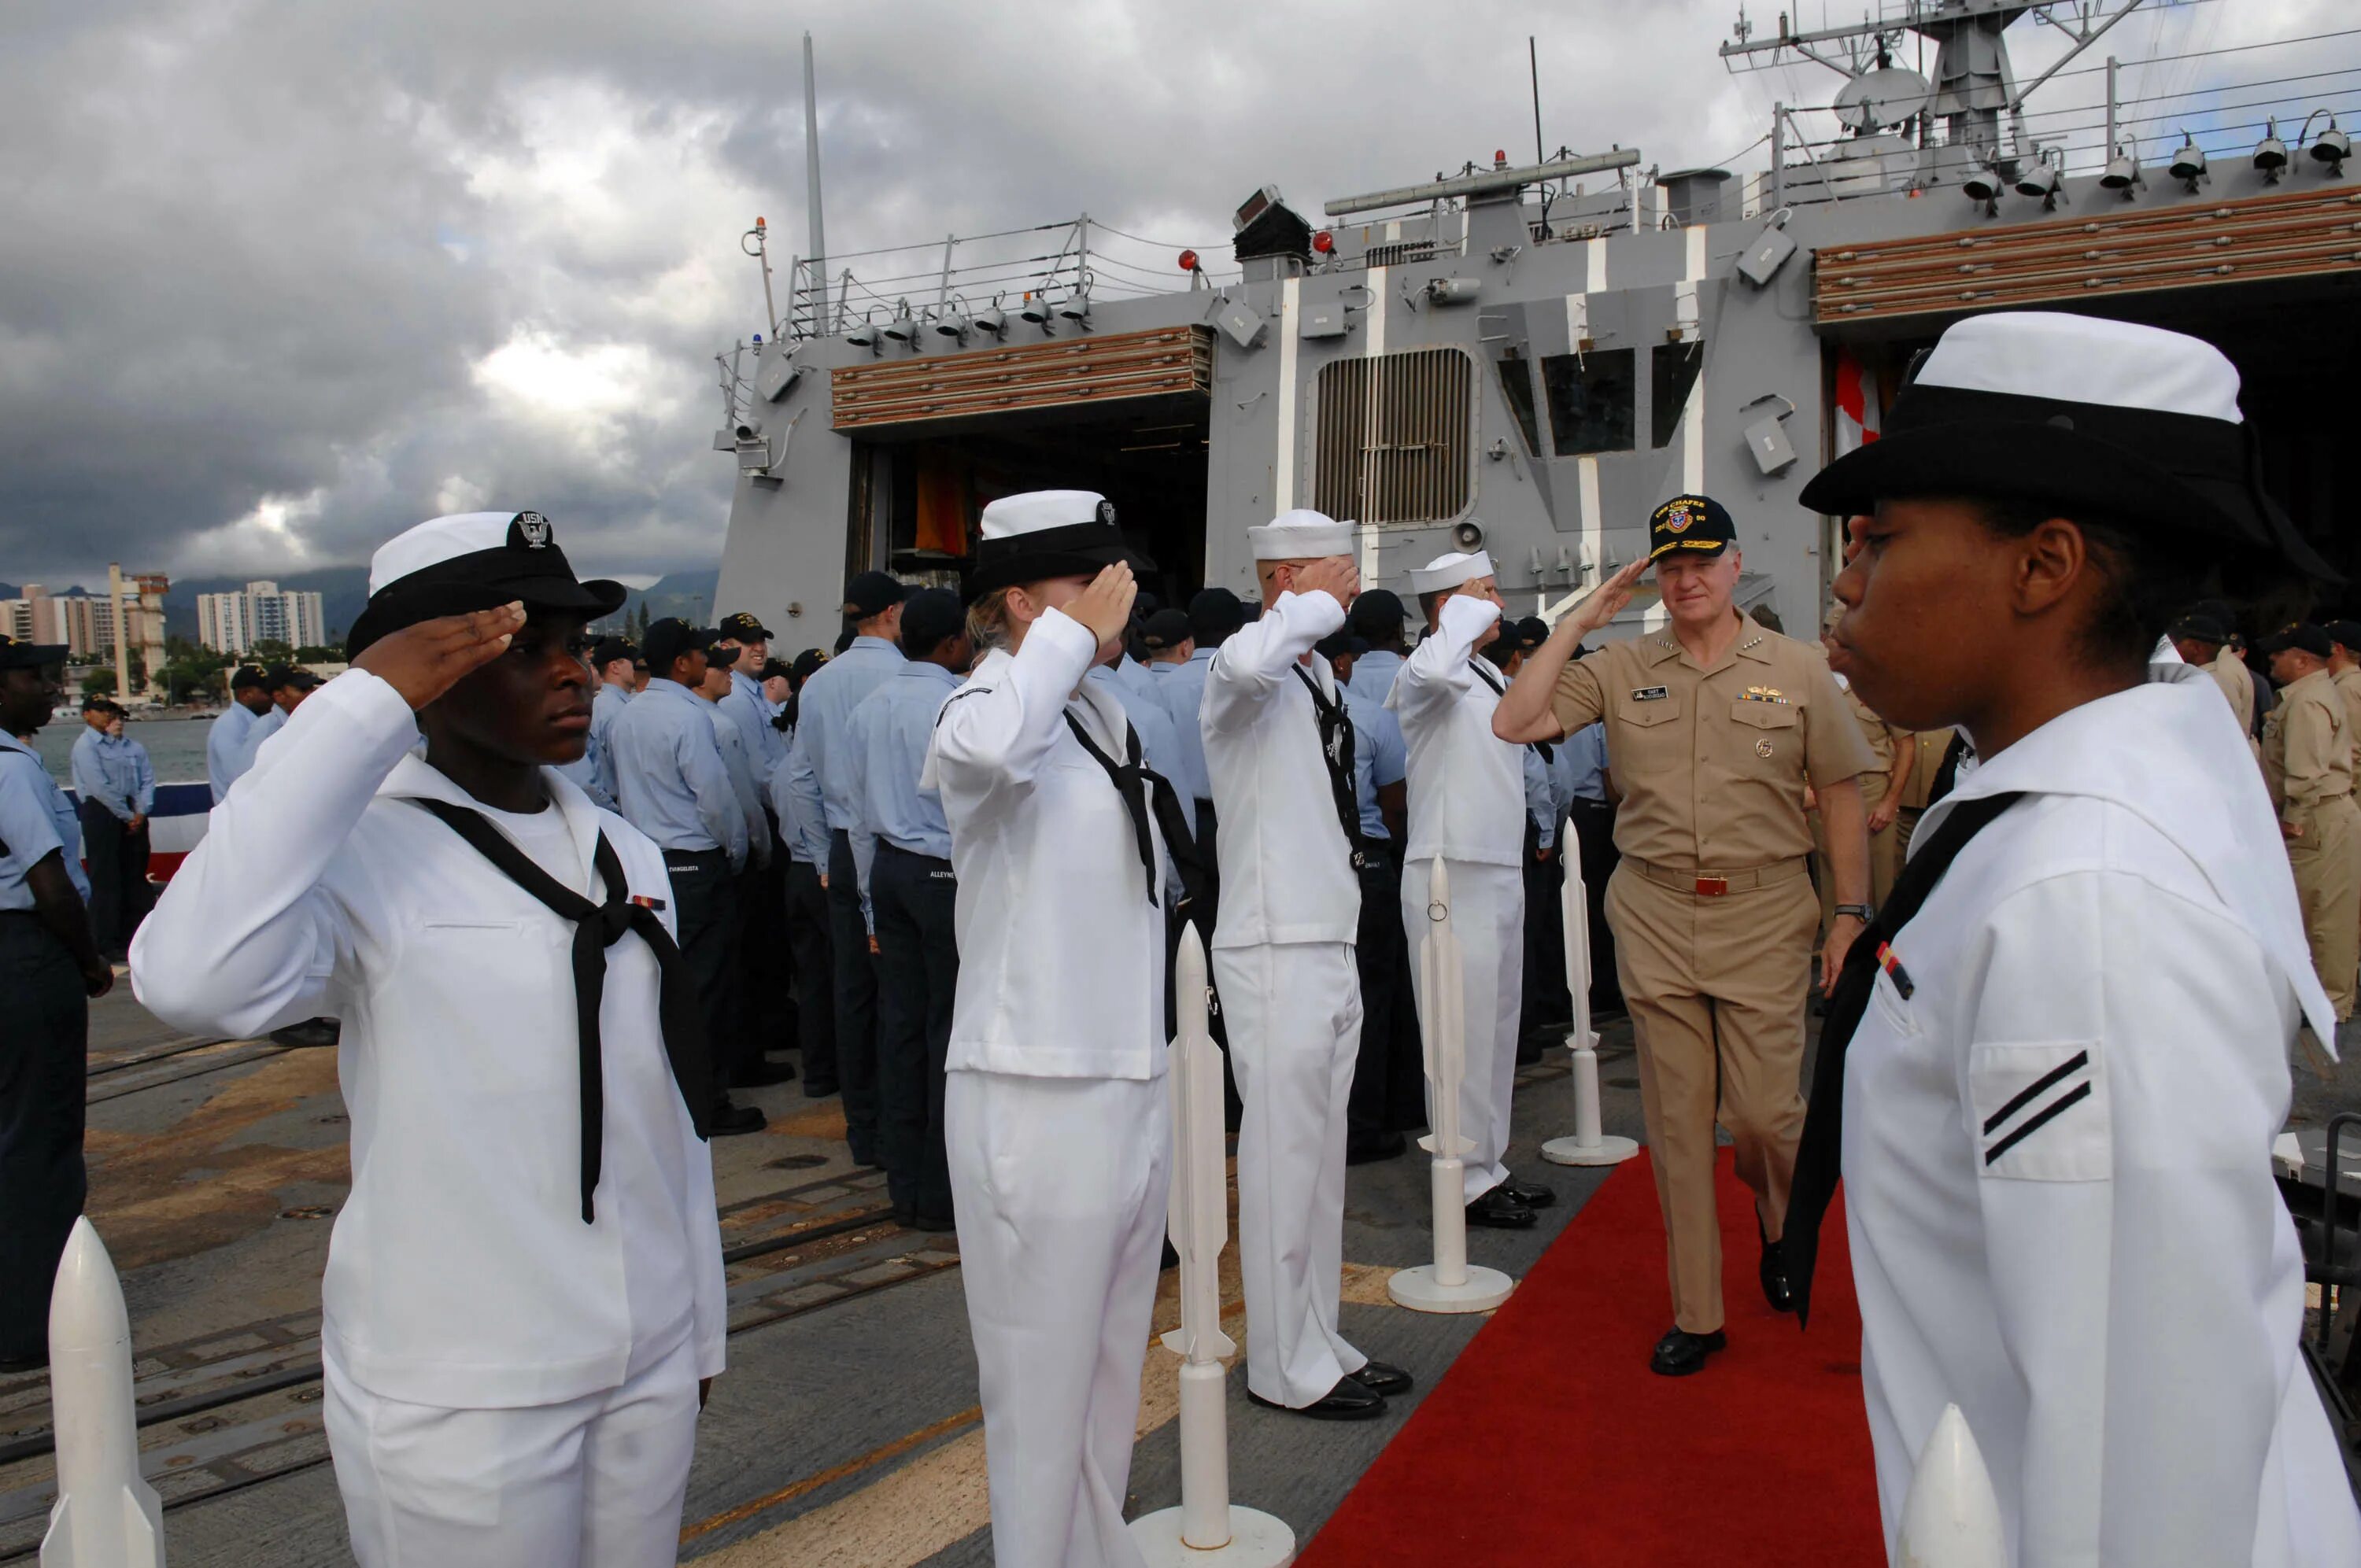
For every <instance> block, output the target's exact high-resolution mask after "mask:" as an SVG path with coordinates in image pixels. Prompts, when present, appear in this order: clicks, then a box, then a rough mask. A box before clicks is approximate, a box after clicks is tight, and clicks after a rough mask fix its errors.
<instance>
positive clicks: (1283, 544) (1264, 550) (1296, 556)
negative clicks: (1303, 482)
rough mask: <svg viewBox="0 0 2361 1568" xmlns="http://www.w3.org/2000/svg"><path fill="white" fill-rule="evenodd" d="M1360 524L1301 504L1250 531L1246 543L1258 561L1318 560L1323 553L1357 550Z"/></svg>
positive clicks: (1344, 552) (1247, 531)
mask: <svg viewBox="0 0 2361 1568" xmlns="http://www.w3.org/2000/svg"><path fill="white" fill-rule="evenodd" d="M1355 527H1356V524H1354V523H1351V522H1339V521H1336V520H1335V519H1334V518H1333V517H1330V516H1329V515H1328V514H1327V513H1326V512H1324V511H1313V510H1312V509H1311V508H1310V507H1298V508H1296V509H1295V510H1293V511H1283V512H1280V513H1279V515H1278V516H1277V517H1275V518H1273V519H1271V520H1270V521H1268V522H1266V523H1264V524H1263V525H1262V526H1260V527H1259V528H1249V529H1247V530H1246V543H1248V544H1250V545H1252V546H1253V547H1254V558H1255V559H1256V560H1257V561H1314V560H1318V559H1319V558H1320V557H1321V556H1323V555H1349V554H1352V553H1353V530H1354V528H1355Z"/></svg>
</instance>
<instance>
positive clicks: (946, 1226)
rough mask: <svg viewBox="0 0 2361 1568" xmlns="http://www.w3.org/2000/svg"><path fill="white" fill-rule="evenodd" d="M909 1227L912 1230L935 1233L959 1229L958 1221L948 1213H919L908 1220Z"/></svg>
mask: <svg viewBox="0 0 2361 1568" xmlns="http://www.w3.org/2000/svg"><path fill="white" fill-rule="evenodd" d="M910 1228H911V1229H912V1230H914V1231H929V1232H935V1233H940V1232H943V1231H956V1230H958V1229H959V1222H958V1221H956V1220H954V1219H952V1218H951V1217H950V1215H949V1214H920V1215H918V1216H917V1218H915V1219H913V1220H912V1221H911V1222H910Z"/></svg>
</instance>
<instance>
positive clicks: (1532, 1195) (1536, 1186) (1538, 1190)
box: [1500, 1176, 1557, 1209]
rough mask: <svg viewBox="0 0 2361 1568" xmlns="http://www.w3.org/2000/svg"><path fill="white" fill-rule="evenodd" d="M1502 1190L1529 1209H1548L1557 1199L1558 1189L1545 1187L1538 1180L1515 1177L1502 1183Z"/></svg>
mask: <svg viewBox="0 0 2361 1568" xmlns="http://www.w3.org/2000/svg"><path fill="white" fill-rule="evenodd" d="M1500 1190H1501V1191H1503V1192H1505V1193H1507V1194H1508V1195H1509V1196H1510V1197H1511V1198H1514V1199H1515V1200H1516V1201H1518V1202H1520V1203H1522V1204H1523V1205H1524V1206H1525V1207H1526V1208H1528V1209H1546V1208H1548V1207H1549V1206H1550V1205H1551V1204H1553V1203H1554V1202H1556V1201H1557V1190H1556V1189H1554V1188H1550V1187H1543V1185H1542V1184H1541V1183H1540V1182H1538V1181H1520V1180H1518V1179H1516V1178H1515V1177H1513V1176H1512V1177H1510V1178H1509V1179H1508V1180H1506V1181H1503V1182H1502V1183H1500Z"/></svg>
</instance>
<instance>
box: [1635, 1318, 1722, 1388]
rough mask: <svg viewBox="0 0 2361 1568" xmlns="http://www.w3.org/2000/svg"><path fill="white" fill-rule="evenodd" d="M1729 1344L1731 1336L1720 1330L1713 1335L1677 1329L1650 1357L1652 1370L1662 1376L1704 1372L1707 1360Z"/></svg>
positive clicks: (1659, 1344)
mask: <svg viewBox="0 0 2361 1568" xmlns="http://www.w3.org/2000/svg"><path fill="white" fill-rule="evenodd" d="M1729 1343H1730V1336H1729V1335H1728V1334H1726V1333H1724V1332H1721V1331H1720V1330H1719V1329H1716V1330H1714V1331H1713V1332H1711V1333H1709V1334H1693V1333H1691V1332H1688V1331H1687V1330H1686V1329H1675V1330H1673V1331H1672V1332H1669V1333H1667V1334H1665V1335H1664V1338H1662V1339H1660V1340H1658V1341H1657V1342H1656V1352H1655V1354H1653V1355H1651V1356H1650V1357H1648V1370H1649V1371H1651V1372H1653V1373H1654V1374H1655V1375H1656V1376H1659V1377H1686V1376H1688V1375H1689V1374H1690V1373H1692V1372H1702V1371H1704V1370H1705V1358H1706V1357H1707V1356H1708V1355H1711V1354H1713V1353H1714V1352H1715V1351H1717V1350H1720V1349H1722V1348H1724V1347H1725V1346H1727V1345H1728V1344H1729Z"/></svg>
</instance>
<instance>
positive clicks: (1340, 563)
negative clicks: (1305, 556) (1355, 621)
mask: <svg viewBox="0 0 2361 1568" xmlns="http://www.w3.org/2000/svg"><path fill="white" fill-rule="evenodd" d="M1295 591H1296V592H1297V593H1299V594H1326V595H1327V596H1328V597H1329V598H1333V599H1334V600H1335V601H1336V602H1337V603H1338V604H1341V605H1343V606H1344V607H1345V609H1352V608H1353V601H1354V600H1355V599H1356V598H1359V597H1360V594H1361V568H1360V567H1358V566H1356V565H1354V564H1353V558H1352V557H1351V556H1350V555H1323V556H1321V557H1320V558H1319V559H1318V560H1316V561H1307V562H1305V563H1304V564H1303V565H1301V566H1298V567H1297V568H1296V569H1295Z"/></svg>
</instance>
